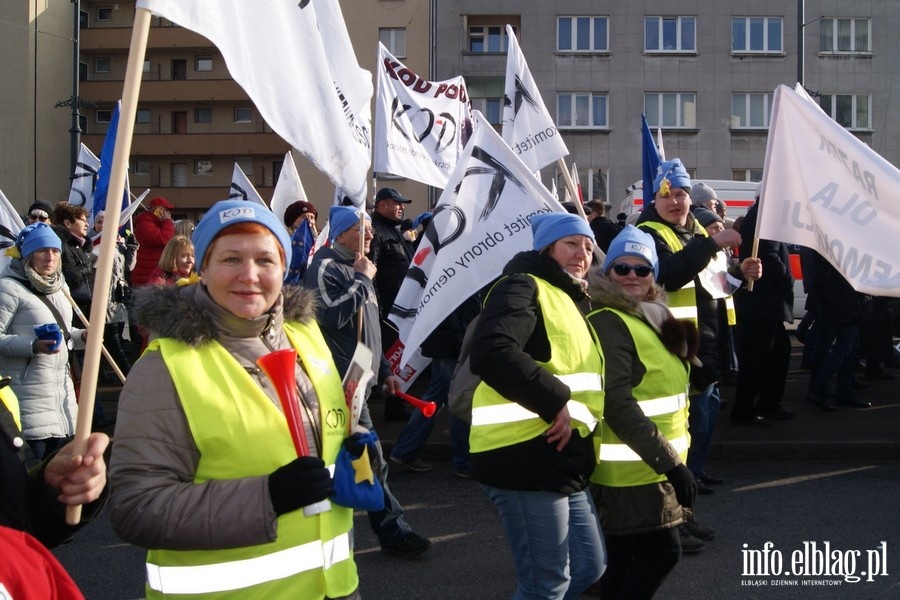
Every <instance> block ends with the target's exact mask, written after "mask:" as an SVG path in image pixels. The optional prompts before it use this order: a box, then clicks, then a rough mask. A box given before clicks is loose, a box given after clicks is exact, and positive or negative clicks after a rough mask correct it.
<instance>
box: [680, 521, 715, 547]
mask: <svg viewBox="0 0 900 600" xmlns="http://www.w3.org/2000/svg"><path fill="white" fill-rule="evenodd" d="M681 528H682V530H683V531H684V532H685V533H688V534H690V535H692V536H694V537H695V538H697V539H699V540H702V541H704V542H711V541H712V539H713V538H714V537H716V530H715V529H713V528H712V527H706V526H705V525H701V524H700V523H698V522H697V521H696V520H694V519H687V520H685V522H684V523H682V524H681Z"/></svg>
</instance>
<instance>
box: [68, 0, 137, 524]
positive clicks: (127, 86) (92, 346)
mask: <svg viewBox="0 0 900 600" xmlns="http://www.w3.org/2000/svg"><path fill="white" fill-rule="evenodd" d="M150 16H151V15H150V11H148V10H144V9H140V8H139V9H137V10H136V11H135V15H134V28H133V29H132V31H131V47H130V49H129V51H128V64H127V67H126V70H125V83H124V86H123V89H122V108H121V110H120V111H119V128H118V130H117V132H116V147H115V151H114V152H113V162H112V168H111V169H110V177H109V190H108V193H107V198H115V199H118V201H116V202H107V205H106V220H107V222H108V223H114V224H117V223H118V222H119V216H120V215H121V214H122V201H121V198H122V195H123V194H124V192H125V176H126V174H127V168H128V155H129V154H130V153H131V138H132V136H133V134H134V118H135V115H136V114H137V101H138V94H139V93H140V88H141V74H142V72H143V67H144V54H145V52H146V50H147V38H148V37H149V34H150ZM116 251H117V250H116V236H115V235H104V236H103V237H102V238H101V239H100V257H99V260H98V261H97V271H96V274H95V275H94V301H93V302H92V303H91V323H94V326H95V331H96V332H100V331H102V330H103V327H104V325H105V323H106V308H107V305H108V304H109V287H110V282H111V281H112V268H113V259H114V253H115V252H116ZM102 345H103V336H102V335H100V334H99V333H97V334H96V335H89V336H88V338H87V346H86V348H85V352H84V369H83V371H82V376H81V394H80V396H79V406H78V421H77V423H76V425H75V438H74V447H73V454H74V455H79V454H84V453H85V452H86V451H87V445H88V438H89V437H90V435H91V420H92V417H93V414H94V401H95V396H96V394H97V376H98V374H99V372H100V348H101V346H102ZM80 521H81V505H76V506H68V507H66V523H68V524H70V525H76V524H78V523H79V522H80Z"/></svg>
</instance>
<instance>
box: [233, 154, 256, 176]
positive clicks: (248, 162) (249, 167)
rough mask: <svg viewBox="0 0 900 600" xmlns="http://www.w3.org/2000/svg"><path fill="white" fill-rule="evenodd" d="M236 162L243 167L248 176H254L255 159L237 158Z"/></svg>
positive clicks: (242, 169)
mask: <svg viewBox="0 0 900 600" xmlns="http://www.w3.org/2000/svg"><path fill="white" fill-rule="evenodd" d="M234 162H236V163H237V164H238V166H239V167H240V168H241V171H243V172H244V175H246V176H247V177H253V159H252V158H236V159H234Z"/></svg>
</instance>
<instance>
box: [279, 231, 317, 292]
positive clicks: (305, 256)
mask: <svg viewBox="0 0 900 600" xmlns="http://www.w3.org/2000/svg"><path fill="white" fill-rule="evenodd" d="M315 244H316V236H314V235H313V232H312V227H311V226H310V224H309V219H303V220H302V221H301V222H300V227H298V228H297V231H295V232H294V235H292V236H291V265H290V267H289V268H288V272H287V275H285V276H284V282H285V283H289V284H294V285H297V284H299V283H300V282H301V281H302V280H303V274H304V273H306V265H307V264H308V263H309V253H310V252H312V249H313V246H315Z"/></svg>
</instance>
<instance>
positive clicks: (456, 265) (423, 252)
mask: <svg viewBox="0 0 900 600" xmlns="http://www.w3.org/2000/svg"><path fill="white" fill-rule="evenodd" d="M474 114H475V115H476V123H475V134H474V135H473V136H472V139H471V140H469V143H468V144H467V145H466V149H465V151H464V153H463V156H462V157H461V158H460V161H459V164H457V165H456V169H455V170H454V171H453V173H452V174H451V176H450V180H449V181H448V182H447V186H446V187H445V188H444V192H443V193H442V194H441V197H440V200H439V201H438V204H437V206H436V207H435V209H434V216H433V218H432V220H431V223H430V224H429V226H428V228H427V229H426V230H425V233H424V236H423V239H422V241H421V242H420V244H419V247H418V250H417V251H416V254H415V256H414V257H413V260H412V264H411V265H410V268H409V271H408V272H407V274H406V278H405V279H404V280H403V285H402V286H401V287H400V292H399V293H398V294H397V299H396V301H395V302H394V306H393V307H392V308H391V316H390V319H391V321H393V322H394V323H395V324H396V325H397V326H398V329H399V331H400V339H401V340H403V343H404V344H405V345H406V348H418V347H419V346H420V345H421V344H422V342H423V341H424V340H425V338H427V337H428V334H430V333H431V332H432V330H433V329H434V328H435V327H436V326H437V325H438V324H439V323H440V322H441V321H443V320H444V318H446V317H447V315H449V314H450V313H451V312H452V311H453V310H454V309H455V308H456V307H457V306H459V305H460V304H461V303H462V302H463V301H464V300H466V298H468V297H470V296H471V295H472V294H474V293H475V292H477V291H478V290H480V289H481V288H482V287H484V286H485V285H487V284H488V283H489V282H490V281H491V280H493V279H495V278H496V277H497V276H499V275H500V273H501V272H502V270H503V267H504V266H505V265H506V263H507V262H508V261H509V260H510V259H511V258H512V257H513V256H514V255H515V254H516V253H518V252H521V251H522V250H530V249H531V245H532V236H531V217H532V216H534V215H536V214H538V213H547V212H563V207H562V206H561V205H560V204H559V202H558V201H557V200H556V199H555V198H553V196H551V195H550V192H549V191H547V188H546V187H544V185H543V184H541V182H540V181H538V180H537V179H536V178H535V177H534V175H533V174H532V172H531V169H530V168H529V167H528V165H526V164H525V163H523V162H522V161H521V160H519V158H518V157H517V156H516V153H515V151H514V150H513V149H512V148H510V147H509V146H508V145H507V144H506V142H504V141H503V140H502V139H501V138H500V136H499V135H497V133H496V132H495V131H494V129H493V127H491V126H490V125H489V124H488V123H487V122H486V121H484V120H483V119H484V117H482V116H481V114H480V113H479V112H478V111H475V112H474ZM408 360H409V358H408V357H407V356H405V355H404V357H403V358H402V360H401V366H402V365H405V364H406V363H407V362H408Z"/></svg>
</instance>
